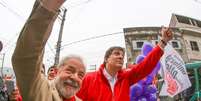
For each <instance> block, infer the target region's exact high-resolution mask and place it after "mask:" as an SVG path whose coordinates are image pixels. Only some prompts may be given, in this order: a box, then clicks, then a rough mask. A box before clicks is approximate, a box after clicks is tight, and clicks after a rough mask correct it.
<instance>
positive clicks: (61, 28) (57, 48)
mask: <svg viewBox="0 0 201 101" xmlns="http://www.w3.org/2000/svg"><path fill="white" fill-rule="evenodd" d="M66 12H67V9H66V8H64V13H63V16H62V21H61V27H60V30H59V37H58V41H57V46H56V55H55V61H54V65H55V66H56V65H58V63H59V58H60V49H61V40H62V34H63V27H64V21H65V17H66Z"/></svg>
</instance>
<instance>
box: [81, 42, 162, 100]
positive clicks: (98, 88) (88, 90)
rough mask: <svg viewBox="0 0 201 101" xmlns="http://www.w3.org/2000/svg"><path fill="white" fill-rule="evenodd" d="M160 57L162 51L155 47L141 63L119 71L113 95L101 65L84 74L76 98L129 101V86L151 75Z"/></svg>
mask: <svg viewBox="0 0 201 101" xmlns="http://www.w3.org/2000/svg"><path fill="white" fill-rule="evenodd" d="M162 55H163V51H162V50H161V48H160V47H159V46H156V48H154V49H153V51H152V52H150V53H149V55H148V56H147V57H146V58H145V59H144V60H143V61H142V62H141V63H139V64H137V65H131V66H132V68H131V69H126V70H120V71H119V72H118V73H117V81H116V83H115V85H114V93H112V90H111V87H110V84H109V82H108V80H107V79H106V77H105V76H104V74H103V69H104V66H103V65H101V66H100V69H99V70H98V71H95V72H92V73H88V74H86V76H85V77H84V79H83V83H82V87H81V89H80V91H79V92H78V93H77V96H78V97H79V98H81V99H82V100H83V101H129V100H130V97H129V91H130V86H131V85H133V84H134V83H136V82H137V81H139V80H141V79H143V78H144V77H145V76H147V75H148V74H149V73H151V71H152V70H153V69H154V67H155V66H156V64H157V62H158V61H159V60H160V57H161V56H162Z"/></svg>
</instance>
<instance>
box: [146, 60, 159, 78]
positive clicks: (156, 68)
mask: <svg viewBox="0 0 201 101" xmlns="http://www.w3.org/2000/svg"><path fill="white" fill-rule="evenodd" d="M160 67H161V63H160V62H158V63H157V65H156V67H155V68H154V70H153V71H152V72H151V74H149V75H150V76H151V77H154V76H155V75H156V74H157V73H158V71H159V69H160Z"/></svg>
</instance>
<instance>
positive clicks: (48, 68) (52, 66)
mask: <svg viewBox="0 0 201 101" xmlns="http://www.w3.org/2000/svg"><path fill="white" fill-rule="evenodd" d="M52 68H53V69H54V68H56V66H55V65H53V66H51V67H50V68H48V70H47V73H49V71H50V70H51V69H52Z"/></svg>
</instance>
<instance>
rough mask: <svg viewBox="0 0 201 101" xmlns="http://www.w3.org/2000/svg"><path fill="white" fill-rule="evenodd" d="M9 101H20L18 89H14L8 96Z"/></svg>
mask: <svg viewBox="0 0 201 101" xmlns="http://www.w3.org/2000/svg"><path fill="white" fill-rule="evenodd" d="M9 101H22V96H21V95H20V92H19V89H18V87H15V89H14V90H13V91H12V92H11V94H10V95H9Z"/></svg>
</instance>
